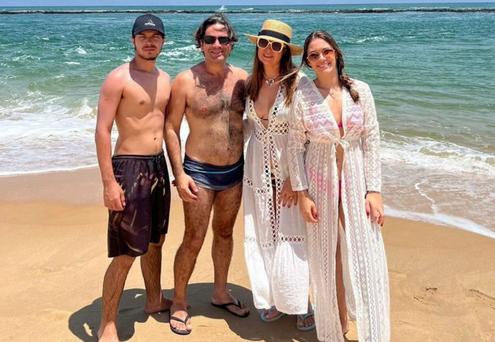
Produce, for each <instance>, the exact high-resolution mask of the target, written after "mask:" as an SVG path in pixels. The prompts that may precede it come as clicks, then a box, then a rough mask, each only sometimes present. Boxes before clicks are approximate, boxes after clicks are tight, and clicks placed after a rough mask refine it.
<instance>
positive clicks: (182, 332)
mask: <svg viewBox="0 0 495 342" xmlns="http://www.w3.org/2000/svg"><path fill="white" fill-rule="evenodd" d="M190 319H191V316H189V314H187V316H186V318H185V319H180V318H179V317H175V316H172V315H170V316H169V319H168V323H169V325H170V330H172V332H173V333H176V334H177V335H189V334H190V333H191V331H192V330H189V329H179V328H176V327H174V326H173V325H172V324H170V322H172V321H177V322H180V323H183V324H184V325H187V321H188V320H190Z"/></svg>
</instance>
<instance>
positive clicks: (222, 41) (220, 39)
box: [203, 36, 232, 45]
mask: <svg viewBox="0 0 495 342" xmlns="http://www.w3.org/2000/svg"><path fill="white" fill-rule="evenodd" d="M217 40H218V42H219V43H220V44H221V45H227V44H230V42H231V41H232V40H231V39H230V38H229V37H215V36H204V38H203V41H204V42H205V44H215V42H216V41H217Z"/></svg>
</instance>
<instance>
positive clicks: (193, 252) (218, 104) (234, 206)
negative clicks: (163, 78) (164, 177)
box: [165, 14, 249, 335]
mask: <svg viewBox="0 0 495 342" xmlns="http://www.w3.org/2000/svg"><path fill="white" fill-rule="evenodd" d="M236 41H237V38H236V36H235V33H234V31H233V29H232V26H231V25H230V23H229V22H228V21H227V20H226V18H225V17H224V16H223V15H221V14H215V15H213V16H211V17H209V18H208V19H206V20H205V21H204V22H203V23H202V24H201V25H200V27H199V28H198V30H197V32H196V44H197V47H198V48H201V51H202V53H203V55H204V61H203V62H201V63H199V64H197V65H195V66H193V67H192V68H191V69H189V70H186V71H183V72H181V73H180V74H179V75H177V78H176V79H175V80H174V82H173V85H172V95H171V100H170V105H169V108H168V115H167V120H166V123H165V129H166V133H165V134H166V137H165V139H166V142H167V144H166V145H167V152H168V156H169V159H170V162H171V164H172V169H173V173H174V176H175V184H176V186H177V191H178V193H179V196H180V197H181V199H182V200H183V205H184V216H185V232H184V239H183V241H182V244H181V245H180V247H179V250H178V251H177V254H176V256H175V264H174V279H175V292H174V298H173V305H172V307H171V309H170V328H171V329H172V331H173V332H175V333H177V334H181V335H187V334H189V333H190V332H191V330H192V327H191V319H190V316H189V314H188V312H187V298H186V296H187V283H188V281H189V278H190V277H191V274H192V272H193V269H194V265H195V263H196V258H197V256H198V253H199V251H200V249H201V246H202V245H203V241H204V237H205V235H206V231H207V228H208V222H209V220H210V216H211V212H212V211H213V220H212V227H213V246H212V258H213V265H214V269H215V276H214V279H215V285H214V291H213V294H212V296H211V303H212V304H213V305H215V306H217V307H220V308H222V309H225V310H227V311H229V312H230V313H232V314H234V315H237V316H240V317H246V316H247V315H248V314H249V310H248V309H247V308H245V307H243V306H242V305H241V304H240V302H239V301H238V300H237V299H235V298H233V297H232V296H231V295H230V293H229V290H228V289H227V274H228V270H229V266H230V260H231V257H232V245H233V240H232V230H233V226H234V222H235V219H236V216H237V212H238V210H239V205H240V202H241V191H242V175H243V156H242V150H243V136H242V113H243V110H244V96H245V94H244V93H245V84H244V83H245V80H246V78H247V73H246V72H245V71H244V70H242V69H239V68H236V67H233V66H232V65H230V64H227V58H228V56H229V54H230V52H231V51H232V48H233V45H234V43H235V42H236ZM184 115H185V116H186V118H187V122H188V124H189V129H190V133H189V136H188V138H187V141H186V146H185V150H186V151H185V153H186V156H185V159H184V164H182V158H181V152H180V135H179V131H180V126H181V122H182V119H183V117H184Z"/></svg>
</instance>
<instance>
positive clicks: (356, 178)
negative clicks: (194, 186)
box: [288, 77, 390, 342]
mask: <svg viewBox="0 0 495 342" xmlns="http://www.w3.org/2000/svg"><path fill="white" fill-rule="evenodd" d="M353 87H354V89H356V90H357V91H358V93H359V97H360V100H359V101H358V102H357V103H354V101H353V100H352V98H351V96H350V94H349V92H348V91H347V90H346V89H345V88H343V89H342V120H343V127H344V136H343V137H342V138H341V137H340V131H339V128H338V126H337V123H336V121H335V118H334V116H333V114H332V113H331V112H330V109H329V107H328V105H327V104H326V103H325V101H324V99H323V97H322V96H321V95H320V93H319V91H318V89H317V88H316V86H315V85H314V83H313V81H312V80H311V79H309V78H307V77H303V78H302V79H301V80H300V82H299V84H298V89H297V91H296V93H295V103H294V107H293V108H294V110H293V112H292V115H291V121H290V132H289V146H288V153H289V166H290V176H291V181H292V188H293V189H294V191H301V190H306V189H307V190H308V193H309V195H310V196H311V198H312V199H313V200H314V202H315V204H316V207H317V212H318V223H316V224H307V237H308V254H309V267H310V277H311V288H312V294H313V303H314V306H315V319H316V328H317V335H318V339H319V340H320V341H325V342H343V341H344V339H343V336H342V328H341V324H340V319H339V311H338V304H337V295H336V280H335V267H336V265H335V256H336V246H337V236H338V235H337V234H338V230H339V224H338V202H339V176H338V171H337V170H338V169H337V162H336V147H337V145H340V146H342V148H343V150H344V160H343V165H342V174H341V200H342V207H343V211H344V216H345V233H343V235H344V238H341V241H342V248H341V251H342V263H343V269H344V281H345V288H346V301H347V306H348V310H349V314H350V316H351V317H352V318H355V319H356V320H357V328H358V336H359V341H360V342H388V341H390V318H389V289H388V272H387V260H386V256H385V249H384V245H383V240H382V234H381V231H380V227H379V226H378V225H377V224H376V223H372V222H371V221H370V219H369V218H368V217H367V215H366V209H365V195H366V192H367V191H378V192H379V191H381V165H380V156H379V144H380V133H379V128H378V122H377V117H376V110H375V103H374V99H373V95H372V94H371V91H370V89H369V87H368V85H367V84H366V83H364V82H361V81H358V80H354V83H353Z"/></svg>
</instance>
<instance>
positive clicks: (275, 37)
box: [246, 19, 303, 55]
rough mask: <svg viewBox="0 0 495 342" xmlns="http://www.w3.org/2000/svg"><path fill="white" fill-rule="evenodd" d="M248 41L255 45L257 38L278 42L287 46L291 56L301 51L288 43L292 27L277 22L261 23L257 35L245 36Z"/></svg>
mask: <svg viewBox="0 0 495 342" xmlns="http://www.w3.org/2000/svg"><path fill="white" fill-rule="evenodd" d="M246 36H247V37H248V38H249V40H250V41H251V42H252V43H254V44H256V42H257V41H258V38H265V39H268V40H271V41H273V42H279V43H282V44H285V45H287V46H288V47H289V48H290V52H291V53H292V54H293V55H300V54H301V53H302V51H303V49H302V47H300V46H298V45H294V44H291V43H290V40H291V38H292V27H290V26H289V25H287V24H286V23H283V22H281V21H278V20H274V19H267V20H265V21H264V22H263V26H262V27H261V31H260V32H258V35H253V34H246Z"/></svg>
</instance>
